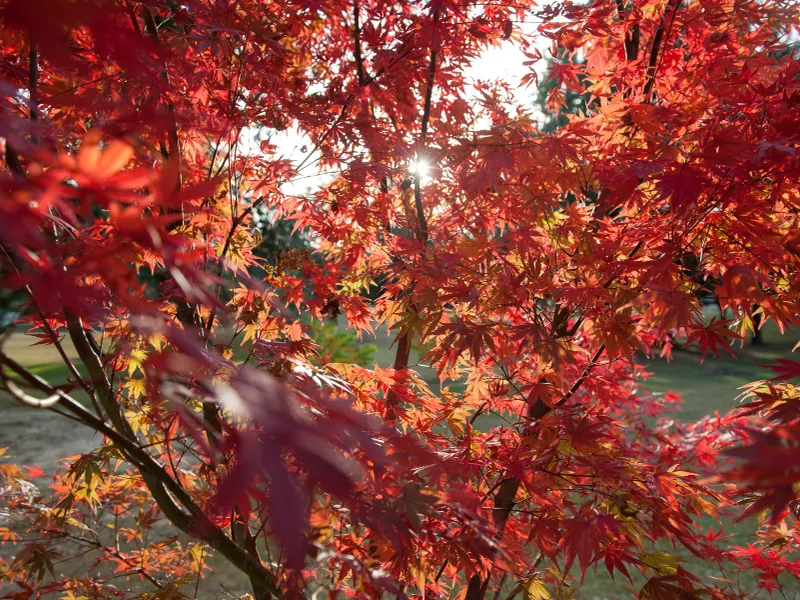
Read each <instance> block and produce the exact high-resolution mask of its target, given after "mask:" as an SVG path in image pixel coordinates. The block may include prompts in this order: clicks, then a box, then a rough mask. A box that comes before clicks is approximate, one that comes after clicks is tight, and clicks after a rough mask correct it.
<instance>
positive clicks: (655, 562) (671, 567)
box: [642, 550, 681, 575]
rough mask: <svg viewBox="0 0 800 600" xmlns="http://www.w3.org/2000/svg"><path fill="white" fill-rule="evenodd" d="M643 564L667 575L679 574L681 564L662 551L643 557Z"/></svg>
mask: <svg viewBox="0 0 800 600" xmlns="http://www.w3.org/2000/svg"><path fill="white" fill-rule="evenodd" d="M642 562H643V563H644V564H646V565H647V566H648V567H650V568H651V569H655V570H656V571H659V572H661V573H664V574H666V575H674V574H675V573H677V572H678V563H679V562H681V561H680V560H679V559H677V558H675V557H674V556H672V555H671V554H667V553H666V552H664V551H662V550H657V551H656V552H653V553H652V554H645V555H644V556H642Z"/></svg>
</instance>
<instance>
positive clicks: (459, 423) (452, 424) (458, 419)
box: [447, 408, 467, 436]
mask: <svg viewBox="0 0 800 600" xmlns="http://www.w3.org/2000/svg"><path fill="white" fill-rule="evenodd" d="M466 422H467V411H466V410H465V409H464V408H456V409H455V410H453V412H451V413H450V414H449V415H448V416H447V426H448V427H449V428H450V433H452V434H453V435H454V436H460V435H463V434H464V430H465V429H466Z"/></svg>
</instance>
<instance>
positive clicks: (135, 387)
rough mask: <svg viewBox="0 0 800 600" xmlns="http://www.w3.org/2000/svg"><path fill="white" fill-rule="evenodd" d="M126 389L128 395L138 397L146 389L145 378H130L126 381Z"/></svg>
mask: <svg viewBox="0 0 800 600" xmlns="http://www.w3.org/2000/svg"><path fill="white" fill-rule="evenodd" d="M125 389H126V390H128V395H129V396H130V397H131V398H138V397H139V396H141V395H142V394H144V392H145V390H146V386H145V383H144V379H129V380H128V381H127V382H126V383H125Z"/></svg>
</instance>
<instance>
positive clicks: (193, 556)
mask: <svg viewBox="0 0 800 600" xmlns="http://www.w3.org/2000/svg"><path fill="white" fill-rule="evenodd" d="M207 558H208V551H207V550H206V549H205V546H204V545H203V544H195V545H194V546H192V547H191V548H189V559H190V560H191V561H192V567H193V568H194V570H195V571H198V572H199V571H202V570H203V568H204V567H206V562H207V561H206V559H207Z"/></svg>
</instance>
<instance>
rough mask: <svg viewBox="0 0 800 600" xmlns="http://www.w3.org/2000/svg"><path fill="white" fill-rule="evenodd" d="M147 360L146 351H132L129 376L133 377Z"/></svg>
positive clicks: (129, 359)
mask: <svg viewBox="0 0 800 600" xmlns="http://www.w3.org/2000/svg"><path fill="white" fill-rule="evenodd" d="M146 358H147V352H145V351H144V350H131V354H130V356H129V358H128V375H133V373H134V371H136V369H141V367H142V363H143V362H144V361H145V359H146Z"/></svg>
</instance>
